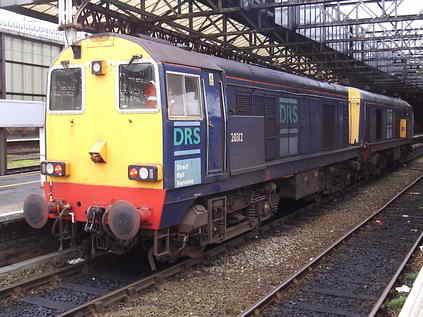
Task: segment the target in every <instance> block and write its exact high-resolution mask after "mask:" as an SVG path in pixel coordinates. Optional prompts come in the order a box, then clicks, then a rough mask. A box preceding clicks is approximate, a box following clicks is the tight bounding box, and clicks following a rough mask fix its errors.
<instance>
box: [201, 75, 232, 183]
mask: <svg viewBox="0 0 423 317" xmlns="http://www.w3.org/2000/svg"><path fill="white" fill-rule="evenodd" d="M201 79H202V86H203V91H204V107H205V111H204V112H205V121H206V122H205V123H206V134H207V160H206V181H207V179H208V181H212V179H215V177H213V176H218V175H222V174H224V172H225V170H226V154H225V152H226V144H225V142H226V138H225V134H226V124H225V122H226V120H225V109H224V95H223V83H222V74H221V73H220V72H218V71H212V70H203V71H202V75H201Z"/></svg>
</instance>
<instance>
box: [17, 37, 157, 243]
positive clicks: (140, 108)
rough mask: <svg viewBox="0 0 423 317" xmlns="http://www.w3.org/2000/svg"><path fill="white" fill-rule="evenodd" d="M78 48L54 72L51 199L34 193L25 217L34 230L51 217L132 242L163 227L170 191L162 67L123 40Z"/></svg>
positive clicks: (49, 118)
mask: <svg viewBox="0 0 423 317" xmlns="http://www.w3.org/2000/svg"><path fill="white" fill-rule="evenodd" d="M77 46H79V50H80V54H79V56H78V54H75V52H74V50H73V49H72V48H67V49H65V50H64V51H63V52H62V53H61V55H60V56H59V58H58V59H57V60H56V62H55V63H54V65H53V66H52V67H51V69H50V72H49V78H48V87H49V91H48V101H47V113H46V161H44V162H42V163H41V173H42V174H44V175H46V176H47V180H46V182H45V183H44V191H45V199H40V198H39V197H38V198H37V197H34V196H30V197H28V198H27V199H26V201H25V204H24V216H25V219H26V221H27V222H28V223H29V224H30V225H31V226H32V227H38V228H39V227H42V226H43V225H44V224H45V223H46V222H47V219H48V218H52V219H53V221H54V222H57V221H62V222H63V223H67V224H70V223H72V227H73V229H72V230H68V232H71V231H75V230H76V231H78V230H79V231H83V232H87V233H99V232H103V231H107V232H108V233H109V234H110V235H111V236H112V237H113V238H114V239H115V240H123V241H128V240H133V239H134V238H135V237H136V235H137V234H138V232H139V229H140V227H143V228H146V229H154V228H157V227H159V226H160V213H161V210H162V206H163V201H164V196H165V192H164V190H163V121H162V108H161V107H162V100H161V85H162V83H161V82H160V79H161V77H162V76H159V65H158V64H157V63H156V62H155V61H154V60H153V59H152V57H151V56H150V55H149V54H148V53H147V52H146V51H145V50H144V49H143V48H142V47H140V46H139V45H137V44H136V43H133V42H130V41H128V40H125V39H123V38H117V37H109V36H104V37H97V38H92V39H87V40H82V41H81V42H79V43H78V44H77ZM117 48H119V49H117ZM53 228H54V229H55V230H58V228H59V226H56V225H54V226H53ZM56 233H57V234H59V235H65V234H64V233H63V232H61V233H58V232H56ZM65 236H66V235H65ZM67 236H69V235H67Z"/></svg>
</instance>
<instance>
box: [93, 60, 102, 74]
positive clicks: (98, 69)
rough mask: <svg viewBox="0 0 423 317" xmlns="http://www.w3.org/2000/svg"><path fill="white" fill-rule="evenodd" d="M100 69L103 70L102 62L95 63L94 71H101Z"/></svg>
mask: <svg viewBox="0 0 423 317" xmlns="http://www.w3.org/2000/svg"><path fill="white" fill-rule="evenodd" d="M100 71H101V63H100V62H95V63H93V72H94V73H99V72H100Z"/></svg>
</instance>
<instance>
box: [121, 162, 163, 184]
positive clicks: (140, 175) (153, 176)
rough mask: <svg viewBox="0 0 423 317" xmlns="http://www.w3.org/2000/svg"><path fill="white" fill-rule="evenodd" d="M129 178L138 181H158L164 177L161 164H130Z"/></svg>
mask: <svg viewBox="0 0 423 317" xmlns="http://www.w3.org/2000/svg"><path fill="white" fill-rule="evenodd" d="M128 178H129V179H131V180H136V181H144V182H157V181H160V180H161V179H162V167H161V166H160V165H129V166H128Z"/></svg>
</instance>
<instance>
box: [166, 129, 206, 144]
mask: <svg viewBox="0 0 423 317" xmlns="http://www.w3.org/2000/svg"><path fill="white" fill-rule="evenodd" d="M200 141H201V138H200V128H199V127H195V128H194V127H192V128H191V127H189V128H188V127H187V128H174V129H173V145H190V144H200Z"/></svg>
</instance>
